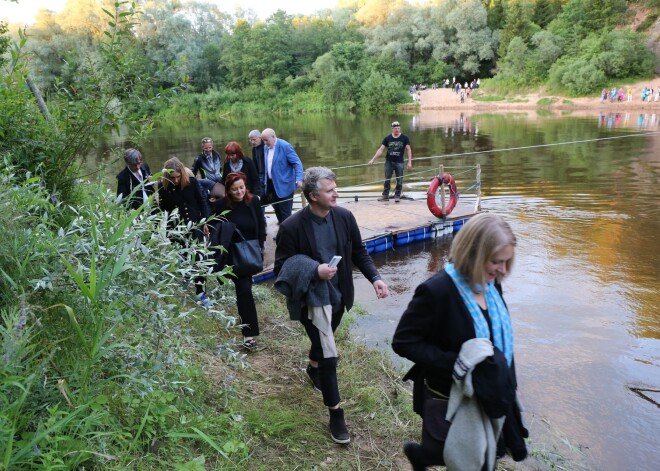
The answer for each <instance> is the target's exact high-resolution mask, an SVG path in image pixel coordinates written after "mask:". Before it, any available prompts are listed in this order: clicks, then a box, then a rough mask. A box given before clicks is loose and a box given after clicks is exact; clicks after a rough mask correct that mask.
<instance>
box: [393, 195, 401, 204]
mask: <svg viewBox="0 0 660 471" xmlns="http://www.w3.org/2000/svg"><path fill="white" fill-rule="evenodd" d="M399 201H401V197H400V196H399V195H394V202H395V203H398V202H399Z"/></svg>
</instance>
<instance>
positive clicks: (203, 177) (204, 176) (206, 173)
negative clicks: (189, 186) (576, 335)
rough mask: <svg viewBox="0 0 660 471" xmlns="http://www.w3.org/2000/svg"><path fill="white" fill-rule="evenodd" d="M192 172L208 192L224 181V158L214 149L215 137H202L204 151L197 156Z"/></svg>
mask: <svg viewBox="0 0 660 471" xmlns="http://www.w3.org/2000/svg"><path fill="white" fill-rule="evenodd" d="M192 172H193V175H194V176H195V177H197V173H199V174H200V178H198V179H197V181H198V182H199V184H200V186H201V187H202V188H203V189H204V190H206V193H208V192H210V191H211V190H212V189H213V186H214V185H215V184H216V183H221V182H222V159H221V158H220V154H218V153H217V152H216V151H214V150H213V139H211V138H210V137H205V138H203V139H202V153H201V154H199V155H198V156H197V157H195V161H194V162H193V166H192Z"/></svg>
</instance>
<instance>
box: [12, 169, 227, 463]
mask: <svg viewBox="0 0 660 471" xmlns="http://www.w3.org/2000/svg"><path fill="white" fill-rule="evenodd" d="M12 170H13V169H6V170H4V171H3V172H2V175H1V176H2V181H1V183H0V201H2V207H1V208H0V209H1V211H0V223H1V224H3V226H5V227H7V228H8V230H6V231H5V235H4V237H3V238H2V240H0V244H1V246H0V248H1V249H2V253H3V254H7V255H6V256H3V257H2V258H1V259H0V293H2V304H1V305H0V311H1V313H2V323H1V324H0V357H1V358H2V359H3V361H2V362H0V438H2V439H1V440H0V468H2V469H15V468H29V467H35V466H36V467H52V466H63V467H66V468H77V467H80V466H83V465H84V466H86V467H92V468H93V467H109V466H114V467H117V468H121V467H123V466H122V464H121V463H124V464H126V463H127V462H128V461H129V460H130V459H131V457H132V456H141V455H144V454H145V451H147V450H148V449H149V446H150V445H151V444H152V443H153V442H154V441H160V440H164V439H165V438H164V437H165V436H168V435H169V434H172V433H174V432H176V431H177V430H186V429H187V427H189V425H190V424H188V425H186V422H189V421H183V422H182V416H181V414H182V411H187V413H188V414H189V415H191V416H192V417H194V416H196V414H197V413H196V412H195V411H194V410H190V406H189V405H187V403H186V397H187V396H190V395H193V394H195V389H194V388H193V384H192V381H191V371H190V369H189V367H188V366H187V365H188V362H189V357H190V345H189V344H188V342H187V340H186V339H187V338H188V331H189V329H190V322H189V319H190V318H191V317H193V316H195V309H194V308H192V309H191V308H186V307H185V306H184V304H183V303H182V299H181V293H180V291H181V279H183V278H192V277H195V276H198V275H205V274H206V273H208V272H209V267H210V263H211V262H204V263H199V262H195V261H194V260H195V258H194V254H195V253H200V254H206V255H208V250H207V249H206V248H204V247H202V246H199V245H198V244H195V245H190V246H188V245H181V244H177V243H172V242H171V238H179V239H182V238H183V237H184V234H185V232H186V231H187V229H186V228H185V227H181V228H168V225H167V221H166V220H165V219H164V217H163V216H161V215H158V214H147V212H146V209H147V208H146V207H143V208H140V209H137V210H134V211H126V209H125V208H124V207H123V206H122V205H117V204H116V202H115V197H114V195H112V194H110V193H109V192H107V191H104V190H101V189H100V188H101V187H100V186H99V185H90V186H86V187H84V189H83V190H81V191H82V192H83V193H84V194H85V195H86V199H85V200H84V201H83V202H81V204H80V205H78V206H77V208H76V209H73V208H71V207H68V206H66V205H63V204H53V203H52V202H51V201H50V199H49V196H48V193H47V192H46V191H44V189H43V186H42V185H41V182H40V181H39V180H38V179H36V178H32V179H29V180H26V181H24V182H22V181H21V180H20V179H18V178H17V177H15V176H14V174H13V171H12ZM19 247H20V248H19ZM209 314H211V315H213V316H214V317H213V318H214V320H215V321H216V322H219V323H220V324H221V326H222V328H228V327H230V326H232V325H234V319H233V318H231V317H228V316H226V314H225V313H224V311H220V310H211V311H210V312H209ZM205 316H206V315H205ZM207 331H208V329H207ZM214 396H217V392H214ZM192 423H193V424H195V422H192ZM202 423H203V421H201V422H199V423H198V424H197V425H195V426H196V427H197V428H198V429H199V426H201V425H202ZM200 432H201V430H200ZM202 433H203V432H202ZM175 438H177V439H178V438H181V437H175ZM197 439H199V440H201V441H205V440H204V439H203V437H202V436H201V435H200V434H198V436H197ZM191 458H192V457H191Z"/></svg>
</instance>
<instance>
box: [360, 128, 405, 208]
mask: <svg viewBox="0 0 660 471" xmlns="http://www.w3.org/2000/svg"><path fill="white" fill-rule="evenodd" d="M385 149H387V155H386V157H385V184H384V185H383V196H382V197H380V198H378V201H388V200H389V199H390V180H391V179H392V173H394V174H396V188H395V189H394V202H395V203H398V202H399V200H400V199H401V190H402V189H403V152H404V150H405V152H406V154H407V155H408V166H407V168H408V170H411V169H412V148H411V147H410V139H408V136H406V135H405V134H401V123H399V122H398V121H394V122H393V123H392V134H390V135H388V136H387V137H385V139H383V142H382V144H381V145H380V147H379V148H378V150H377V151H376V153H375V154H374V156H373V157H372V158H371V160H370V161H369V165H373V163H374V162H375V161H376V159H377V158H378V157H380V156H381V154H382V153H383V151H384V150H385Z"/></svg>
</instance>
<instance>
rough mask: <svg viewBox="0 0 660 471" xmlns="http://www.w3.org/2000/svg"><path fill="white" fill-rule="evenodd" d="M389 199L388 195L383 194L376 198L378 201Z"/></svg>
mask: <svg viewBox="0 0 660 471" xmlns="http://www.w3.org/2000/svg"><path fill="white" fill-rule="evenodd" d="M389 200H390V197H389V196H385V195H383V196H381V197H380V198H378V201H389Z"/></svg>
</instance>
